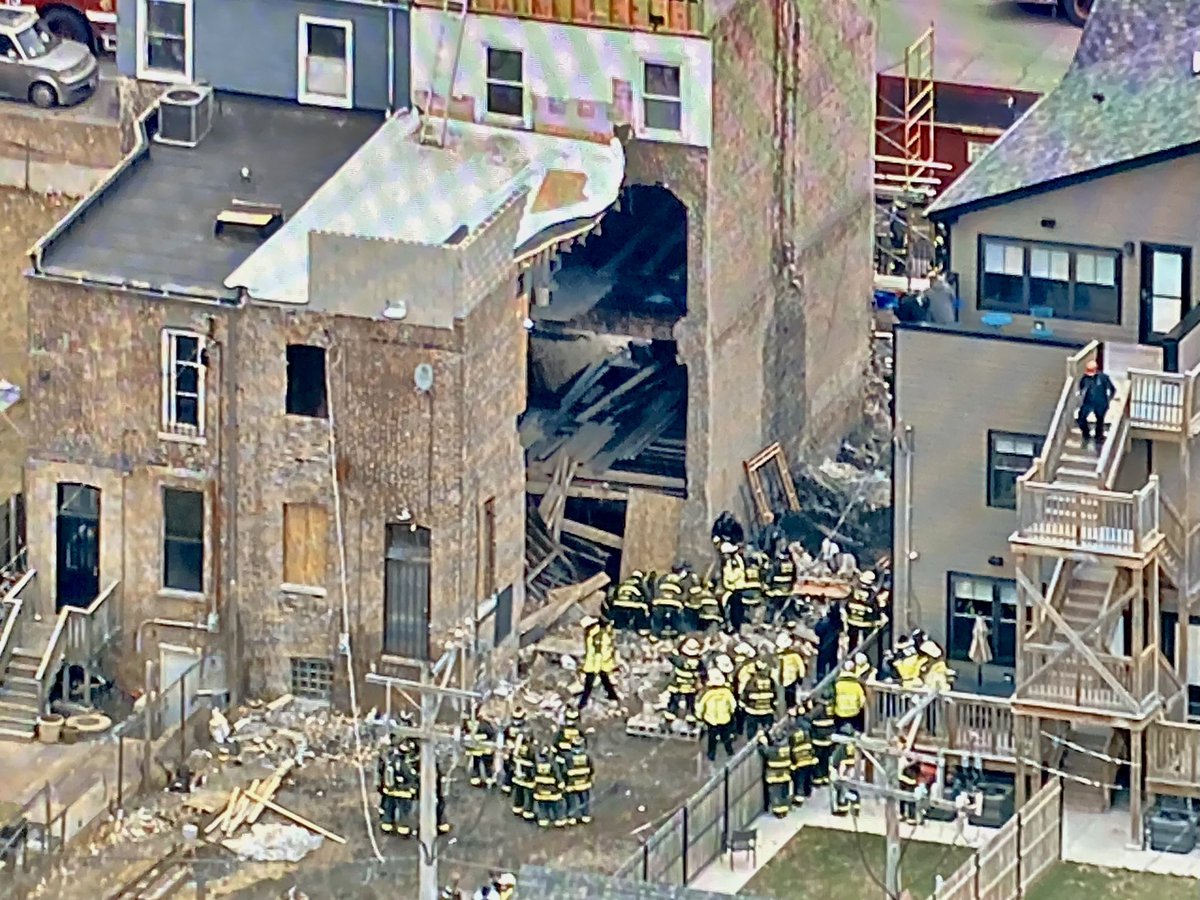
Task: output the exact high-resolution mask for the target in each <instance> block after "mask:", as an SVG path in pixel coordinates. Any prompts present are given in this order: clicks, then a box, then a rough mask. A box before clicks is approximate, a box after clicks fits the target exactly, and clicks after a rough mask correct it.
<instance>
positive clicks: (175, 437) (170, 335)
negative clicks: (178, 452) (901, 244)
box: [159, 328, 208, 444]
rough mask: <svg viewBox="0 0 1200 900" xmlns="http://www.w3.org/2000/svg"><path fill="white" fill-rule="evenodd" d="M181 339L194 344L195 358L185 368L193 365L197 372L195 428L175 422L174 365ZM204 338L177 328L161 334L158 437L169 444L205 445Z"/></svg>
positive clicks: (205, 370) (166, 330)
mask: <svg viewBox="0 0 1200 900" xmlns="http://www.w3.org/2000/svg"><path fill="white" fill-rule="evenodd" d="M180 338H191V339H193V340H195V341H196V342H197V356H198V359H197V361H196V362H195V363H184V365H190V366H194V367H195V368H196V369H198V370H199V371H198V372H197V388H196V391H197V393H196V425H195V426H192V425H189V424H186V423H181V422H178V421H176V405H177V394H178V391H177V390H176V387H175V384H176V376H175V366H176V362H177V348H178V344H177V341H178V340H179V339H180ZM204 353H205V339H204V335H202V334H196V333H195V332H194V331H185V330H183V329H177V328H166V329H163V333H162V388H161V390H162V422H161V426H160V427H161V430H160V431H159V437H160V438H162V439H163V440H168V441H183V442H184V443H193V444H203V443H204V419H205V416H204V413H205V393H206V387H207V385H206V384H205V382H206V381H207V380H208V378H207V376H208V366H207V365H205V363H204Z"/></svg>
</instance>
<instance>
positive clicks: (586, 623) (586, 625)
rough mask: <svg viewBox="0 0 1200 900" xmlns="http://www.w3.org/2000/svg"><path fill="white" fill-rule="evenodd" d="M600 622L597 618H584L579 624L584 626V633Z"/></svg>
mask: <svg viewBox="0 0 1200 900" xmlns="http://www.w3.org/2000/svg"><path fill="white" fill-rule="evenodd" d="M599 621H600V620H599V619H597V618H596V617H595V616H584V617H583V618H582V619H580V620H579V624H580V625H582V626H583V630H584V631H587V630H588V629H589V628H591V627H592V626H593V625H596V624H598V623H599Z"/></svg>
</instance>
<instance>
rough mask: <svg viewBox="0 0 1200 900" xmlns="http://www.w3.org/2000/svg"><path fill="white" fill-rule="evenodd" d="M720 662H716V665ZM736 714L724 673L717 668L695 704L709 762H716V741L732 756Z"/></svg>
mask: <svg viewBox="0 0 1200 900" xmlns="http://www.w3.org/2000/svg"><path fill="white" fill-rule="evenodd" d="M719 664H720V660H718V665H719ZM736 712H737V700H735V699H734V696H733V691H731V690H730V689H729V685H728V683H727V679H726V676H725V673H724V672H722V671H721V670H720V669H719V668H717V669H715V670H714V671H712V672H709V673H708V687H706V688H705V689H704V692H703V693H702V694H701V695H700V699H699V700H698V701H697V702H696V715H697V716H699V717H700V721H701V722H703V723H704V733H705V740H706V742H707V749H706V751H705V755H706V756H707V757H708V761H709V762H716V761H717V741H720V742H721V745H722V746H723V747H724V748H725V753H726V754H727V755H729V756H733V721H734V715H735V713H736Z"/></svg>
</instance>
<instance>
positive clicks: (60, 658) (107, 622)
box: [33, 581, 121, 710]
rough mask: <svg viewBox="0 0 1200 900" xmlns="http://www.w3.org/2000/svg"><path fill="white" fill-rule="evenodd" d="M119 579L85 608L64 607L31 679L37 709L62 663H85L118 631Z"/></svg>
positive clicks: (44, 704)
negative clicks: (36, 700) (36, 696)
mask: <svg viewBox="0 0 1200 900" xmlns="http://www.w3.org/2000/svg"><path fill="white" fill-rule="evenodd" d="M120 584H121V583H120V582H119V581H114V582H113V583H112V584H110V585H109V586H108V587H107V588H105V589H104V590H103V591H101V592H100V594H99V595H98V596H97V597H96V599H95V600H93V601H92V602H91V605H89V606H87V607H86V608H80V607H75V606H64V607H63V608H62V609H61V610H59V612H58V618H57V619H56V620H55V622H54V630H53V631H52V632H51V633H50V640H49V641H48V642H47V643H46V650H45V652H44V653H43V654H42V661H41V663H40V664H39V665H38V668H37V672H36V673H35V674H34V676H33V677H34V678H35V679H36V680H37V682H38V704H39V708H40V709H42V710H44V709H45V708H46V701H47V700H48V698H49V697H50V685H51V682H52V681H53V680H54V676H55V675H56V674H57V673H58V671H59V668H60V667H61V666H62V664H63V663H67V664H68V665H82V666H87V665H90V664H92V663H94V662H95V661H96V660H97V659H98V658H99V656H100V654H101V653H103V652H104V650H105V648H106V647H108V645H109V644H110V643H111V642H112V641H114V640H115V639H116V638H117V637H118V635H120V633H121V597H120V592H119V590H118V589H119V587H120Z"/></svg>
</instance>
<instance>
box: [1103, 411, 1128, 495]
mask: <svg viewBox="0 0 1200 900" xmlns="http://www.w3.org/2000/svg"><path fill="white" fill-rule="evenodd" d="M1120 403H1121V407H1120V410H1119V413H1118V415H1117V424H1116V425H1115V426H1114V427H1113V429H1112V431H1111V432H1109V434H1108V435H1107V436H1106V437H1105V439H1104V448H1103V450H1102V451H1101V453H1100V459H1099V460H1098V461H1097V462H1096V485H1097V486H1098V487H1102V488H1104V489H1105V490H1106V491H1111V490H1112V488H1113V485H1114V484H1115V483H1116V481H1117V473H1118V472H1120V471H1121V461H1122V460H1123V459H1124V458H1125V449H1126V446H1127V445H1128V444H1129V431H1130V428H1131V424H1130V419H1129V394H1128V393H1126V394H1125V396H1123V397H1122V398H1121V401H1120Z"/></svg>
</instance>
